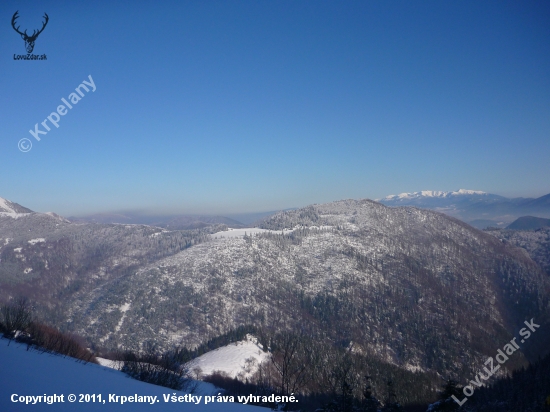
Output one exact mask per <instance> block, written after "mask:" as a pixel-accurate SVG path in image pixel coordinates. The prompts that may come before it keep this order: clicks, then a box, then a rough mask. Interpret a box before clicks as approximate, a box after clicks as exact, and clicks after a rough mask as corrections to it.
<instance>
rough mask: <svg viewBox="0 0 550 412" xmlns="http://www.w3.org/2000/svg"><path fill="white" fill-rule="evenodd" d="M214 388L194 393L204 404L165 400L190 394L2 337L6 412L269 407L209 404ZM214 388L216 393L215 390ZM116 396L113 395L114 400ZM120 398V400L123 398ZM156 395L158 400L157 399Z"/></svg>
mask: <svg viewBox="0 0 550 412" xmlns="http://www.w3.org/2000/svg"><path fill="white" fill-rule="evenodd" d="M211 389H212V387H211V386H209V385H208V384H201V387H200V388H199V391H198V393H197V394H196V395H194V396H202V398H201V401H200V403H199V404H197V405H196V404H194V403H190V402H178V403H173V402H171V401H170V402H165V401H164V396H163V395H170V396H172V395H174V394H177V396H185V395H186V394H185V393H184V392H176V391H173V390H171V389H168V388H163V387H160V386H155V385H150V384H147V383H144V382H139V381H136V380H133V379H130V378H128V377H127V376H126V375H125V374H123V373H122V372H119V371H116V370H113V369H110V368H106V367H103V366H99V365H94V364H83V363H78V362H76V361H75V360H74V359H72V358H65V357H61V356H57V355H50V354H46V353H39V352H36V351H34V350H30V351H27V350H26V345H21V344H17V343H13V342H12V343H11V344H10V345H9V346H8V341H7V340H5V339H0V411H9V412H17V411H33V412H40V411H48V412H51V411H56V412H57V411H130V410H131V411H133V412H134V411H136V412H139V411H147V412H151V411H159V412H160V411H163V412H164V411H184V410H185V411H193V410H197V411H221V410H223V411H224V412H238V411H241V412H254V411H258V412H260V411H265V410H266V409H265V408H259V407H255V406H248V405H241V404H237V403H209V404H208V405H205V404H204V396H205V395H212V392H210V390H211ZM209 392H210V393H209ZM54 394H57V395H64V398H63V399H64V401H65V402H63V403H55V404H51V405H48V404H47V403H43V402H42V403H36V404H34V405H31V404H29V405H26V404H25V403H20V402H18V403H14V402H11V398H12V395H17V396H15V397H14V398H15V399H19V397H20V396H35V397H36V396H40V395H42V396H44V395H54ZM69 394H74V395H76V402H74V403H70V402H68V396H69ZM80 394H89V395H94V394H95V395H96V400H97V395H99V394H101V396H102V400H105V403H98V402H96V403H92V402H90V403H85V402H82V403H81V402H79V398H80ZM109 395H117V396H128V397H129V396H135V395H138V396H153V397H154V396H156V400H155V402H154V403H153V404H150V403H130V402H128V403H124V404H121V403H120V402H119V403H115V402H109ZM111 399H112V398H111ZM119 399H120V398H119ZM153 399H154V398H153Z"/></svg>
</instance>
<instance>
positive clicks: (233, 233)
mask: <svg viewBox="0 0 550 412" xmlns="http://www.w3.org/2000/svg"><path fill="white" fill-rule="evenodd" d="M264 232H270V230H267V229H260V228H257V227H247V228H244V229H229V230H225V231H223V232H216V233H214V234H213V235H211V236H212V237H213V238H214V239H218V238H220V239H222V238H230V237H243V236H244V235H245V233H246V234H247V235H255V234H257V233H264Z"/></svg>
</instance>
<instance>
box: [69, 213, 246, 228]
mask: <svg viewBox="0 0 550 412" xmlns="http://www.w3.org/2000/svg"><path fill="white" fill-rule="evenodd" d="M69 220H71V221H73V222H80V223H84V222H86V223H102V224H110V223H121V224H134V225H149V226H156V227H162V228H165V229H170V230H189V229H200V228H204V227H206V226H210V225H215V224H222V225H227V226H228V227H232V228H235V229H238V228H243V227H246V225H245V224H243V223H241V222H239V221H237V220H235V219H231V218H228V217H225V216H201V215H172V216H157V215H140V214H135V213H124V214H122V213H118V214H117V213H98V214H94V215H88V216H82V217H70V218H69Z"/></svg>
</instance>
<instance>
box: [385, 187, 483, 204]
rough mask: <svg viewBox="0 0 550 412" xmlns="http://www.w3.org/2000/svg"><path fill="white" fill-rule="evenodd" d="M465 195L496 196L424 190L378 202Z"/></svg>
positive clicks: (463, 191) (480, 192) (478, 191)
mask: <svg viewBox="0 0 550 412" xmlns="http://www.w3.org/2000/svg"><path fill="white" fill-rule="evenodd" d="M464 195H484V196H494V195H490V194H489V193H486V192H483V191H481V190H467V189H459V190H456V191H454V192H444V191H440V190H422V191H420V192H412V193H401V194H399V195H389V196H386V197H385V198H383V199H377V201H380V202H383V201H391V200H394V201H397V200H410V199H421V198H427V197H436V198H448V197H452V196H464Z"/></svg>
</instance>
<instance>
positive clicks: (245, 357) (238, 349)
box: [186, 335, 269, 381]
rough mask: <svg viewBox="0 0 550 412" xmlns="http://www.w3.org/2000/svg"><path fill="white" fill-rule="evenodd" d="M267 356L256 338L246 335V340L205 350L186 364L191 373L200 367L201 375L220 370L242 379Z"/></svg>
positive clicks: (254, 370) (249, 374)
mask: <svg viewBox="0 0 550 412" xmlns="http://www.w3.org/2000/svg"><path fill="white" fill-rule="evenodd" d="M268 357H269V355H268V354H267V353H265V352H264V351H263V350H262V345H261V344H259V343H258V342H257V340H256V338H254V337H252V336H250V335H247V339H246V340H244V341H240V342H236V343H231V344H229V345H227V346H223V347H221V348H218V349H216V350H213V351H210V352H207V353H205V354H204V355H202V356H199V357H198V358H196V359H193V360H192V361H191V362H189V363H188V364H187V365H186V366H187V368H189V371H191V374H192V375H194V370H195V369H196V368H200V369H201V373H200V374H201V375H202V376H206V375H211V374H212V373H213V372H214V371H222V372H225V373H226V374H227V375H228V376H230V377H232V378H235V377H239V378H240V379H241V380H243V381H244V379H245V378H249V377H251V376H252V375H253V374H254V373H255V372H256V371H257V370H258V366H259V364H260V363H262V362H264V361H265V360H267V359H268Z"/></svg>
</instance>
